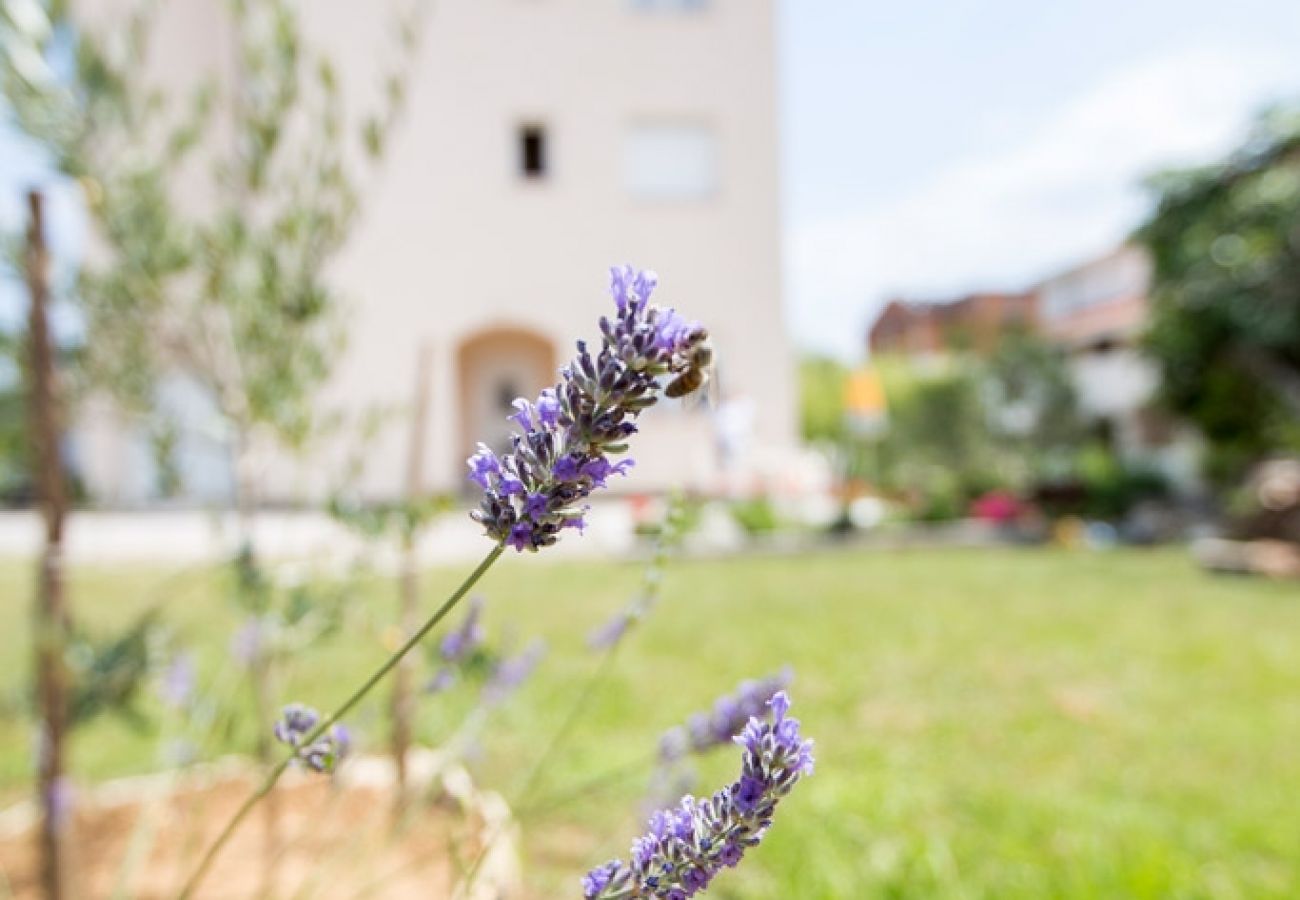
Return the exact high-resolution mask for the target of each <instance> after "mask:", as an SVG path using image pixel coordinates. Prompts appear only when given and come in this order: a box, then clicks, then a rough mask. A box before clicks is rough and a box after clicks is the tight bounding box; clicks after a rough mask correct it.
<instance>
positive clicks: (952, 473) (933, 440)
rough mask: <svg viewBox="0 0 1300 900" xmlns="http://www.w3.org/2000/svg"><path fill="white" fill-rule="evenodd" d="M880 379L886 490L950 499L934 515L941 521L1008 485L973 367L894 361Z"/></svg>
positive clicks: (880, 454)
mask: <svg viewBox="0 0 1300 900" xmlns="http://www.w3.org/2000/svg"><path fill="white" fill-rule="evenodd" d="M882 373H883V375H884V381H885V392H886V395H887V397H888V399H889V429H888V431H887V432H886V433H885V435H884V437H883V438H882V439H881V440H880V442H879V451H878V460H879V466H880V473H881V478H882V481H883V483H884V484H885V485H886V486H887V487H889V488H891V489H893V490H899V491H904V492H907V493H912V494H916V495H919V496H920V497H922V498H929V497H934V498H946V499H944V500H943V501H942V503H940V504H939V506H938V507H936V510H935V511H934V512H932V513H931V517H936V516H938V515H940V510H948V509H951V510H952V511H955V512H960V511H962V510H964V508H965V501H966V500H967V499H969V498H970V497H971V496H973V495H974V494H976V493H979V492H980V491H982V490H983V489H984V488H985V487H987V486H991V485H993V484H998V483H1001V482H1002V481H1003V480H1004V479H1003V477H1002V476H1000V474H999V468H998V463H999V458H998V455H997V445H996V441H995V438H994V434H993V430H992V428H991V427H990V424H989V415H988V411H987V409H986V407H985V403H984V398H983V393H982V388H981V381H980V377H979V369H978V367H977V366H976V365H975V364H973V363H972V362H970V361H969V360H966V359H964V358H953V359H952V360H950V361H949V362H948V363H947V364H946V365H943V366H942V367H938V368H935V367H922V366H919V365H913V364H905V363H902V362H901V361H897V360H895V361H892V362H891V363H890V364H889V365H887V366H885V367H884V368H883V369H882ZM936 502H938V500H936Z"/></svg>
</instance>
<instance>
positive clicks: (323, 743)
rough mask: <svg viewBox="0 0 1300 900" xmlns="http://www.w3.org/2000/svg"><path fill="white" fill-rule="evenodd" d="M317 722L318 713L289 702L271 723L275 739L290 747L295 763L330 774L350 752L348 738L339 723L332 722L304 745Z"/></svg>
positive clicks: (349, 735) (318, 718)
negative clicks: (294, 752)
mask: <svg viewBox="0 0 1300 900" xmlns="http://www.w3.org/2000/svg"><path fill="white" fill-rule="evenodd" d="M319 722H320V713H318V712H316V710H314V709H312V708H311V707H310V706H304V705H303V704H301V703H291V704H289V705H288V706H286V707H285V708H284V710H283V711H282V712H281V713H280V719H279V721H277V722H276V723H275V727H274V729H273V730H274V733H275V739H276V740H277V741H279V742H280V743H282V744H288V745H289V746H290V747H293V748H294V750H295V751H296V755H297V758H298V760H299V761H300V762H302V763H303V765H305V766H307V768H309V769H311V770H312V771H313V772H333V771H334V769H335V767H336V766H337V765H338V764H339V762H340V761H341V760H342V759H343V757H345V756H347V754H348V750H349V749H351V746H352V736H351V734H350V733H349V732H348V729H347V728H346V727H345V726H344V725H343V724H342V723H336V724H335V725H333V726H331V727H330V728H329V730H327V731H326V732H325V733H324V734H322V735H320V736H318V737H317V738H316V739H315V740H313V741H312V742H311V743H307V738H308V737H309V736H310V735H311V733H312V731H313V730H315V728H316V726H317V724H318V723H319Z"/></svg>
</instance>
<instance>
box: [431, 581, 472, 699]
mask: <svg viewBox="0 0 1300 900" xmlns="http://www.w3.org/2000/svg"><path fill="white" fill-rule="evenodd" d="M482 617H483V598H482V597H474V598H473V599H471V600H470V606H469V611H468V612H467V613H466V615H465V619H464V620H463V621H462V622H461V623H460V627H459V628H457V629H456V630H455V631H452V632H450V633H449V634H448V635H447V636H446V637H444V638H443V639H442V643H440V644H439V645H438V658H439V659H440V660H442V666H441V667H440V668H439V669H438V671H437V672H435V673H434V675H433V678H431V679H429V682H428V684H426V685H425V690H426V691H427V692H428V693H430V694H437V693H440V692H442V691H445V690H447V688H449V687H451V686H452V685H453V684H455V683H456V678H457V675H456V673H457V670H458V669H460V667H461V666H463V665H464V664H465V663H466V662H467V661H468V660H469V659H470V657H472V656H473V655H474V652H475V651H476V650H478V649H479V648H480V647H482V646H483V638H484V632H483V623H482V621H481V620H482Z"/></svg>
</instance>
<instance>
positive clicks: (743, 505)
mask: <svg viewBox="0 0 1300 900" xmlns="http://www.w3.org/2000/svg"><path fill="white" fill-rule="evenodd" d="M728 509H729V510H730V512H731V518H733V519H734V520H735V521H736V524H737V525H739V526H740V527H741V528H742V529H743V530H744V532H745V534H747V535H749V536H750V537H754V536H757V535H762V534H771V533H772V532H774V531H776V530H777V528H778V527H779V526H780V524H781V520H780V517H779V516H777V514H776V508H775V507H774V506H772V501H771V500H769V499H767V498H766V497H761V496H760V497H753V498H751V499H748V500H735V501H733V502H732V503H731V505H730V506H729V507H728Z"/></svg>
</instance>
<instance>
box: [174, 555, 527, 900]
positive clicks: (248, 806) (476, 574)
mask: <svg viewBox="0 0 1300 900" xmlns="http://www.w3.org/2000/svg"><path fill="white" fill-rule="evenodd" d="M504 550H505V545H504V544H497V545H496V546H495V547H493V548H492V551H491V552H490V553H488V555H487V556H486V557H484V558H483V561H482V562H480V563H479V564H478V567H477V568H476V569H474V571H473V572H470V573H469V576H468V577H467V578H466V579H465V580H464V581H463V582H461V585H460V587H458V588H456V590H455V592H454V593H452V595H451V596H450V597H448V598H447V599H446V601H445V602H444V603H443V604H442V606H440V607H438V610H437V612H435V613H434V614H433V615H432V616H430V617H429V619H428V621H426V622H425V623H424V624H423V625H421V626H420V628H419V630H418V631H416V632H415V633H414V634H412V635H411V636H410V638H408V639H407V641H406V643H405V644H403V645H402V646H401V647H400V648H399V649H398V650H397V651H396V652H395V653H394V654H393V655H392V656H390V657H389V658H388V659H387V660H386V661H385V662H384V664H383V665H382V666H380V667H379V668H378V669H376V670H375V672H374V674H373V675H371V676H370V677H369V678H367V679H366V680H365V682H363V683H362V685H361V686H360V687H359V688H357V689H356V691H354V692H353V693H352V696H350V697H348V699H347V700H345V701H343V705H342V706H340V707H339V708H338V709H336V710H334V712H332V713H330V714H329V715H328V716H325V717H324V718H323V719H321V721H320V724H318V725H317V726H316V727H315V728H314V729H312V731H311V732H310V733H309V734H308V735H307V736H306V737H305V738H303V740H302V742H301V743H302V746H304V747H307V746H310V745H311V744H312V743H313V742H314V741H315V740H316V739H317V738H319V737H320V736H321V735H323V734H324V733H325V732H326V731H327V730H329V729H330V728H331V727H333V725H334V723H336V722H337V721H338V720H339V719H341V718H343V717H344V716H346V715H347V714H348V713H349V712H350V711H351V710H352V708H353V707H354V706H356V705H357V704H358V703H360V702H361V701H362V699H364V698H365V696H366V695H367V694H369V693H370V692H371V691H372V690H373V689H374V687H375V686H376V685H377V684H379V682H381V681H383V680H384V676H386V675H387V674H388V673H389V672H391V671H392V670H393V668H394V667H396V666H397V664H398V663H400V662H401V661H402V658H403V657H405V656H406V654H408V653H410V652H411V651H412V650H413V649H415V646H416V645H417V644H419V643H420V641H422V640H424V638H425V636H427V635H428V633H429V632H430V631H432V630H433V628H434V627H435V626H436V625H437V624H438V623H439V622H441V621H442V620H443V619H444V618H446V616H447V614H448V613H449V612H451V611H452V609H454V608H455V606H456V604H457V603H459V602H460V601H461V600H462V599H463V598H464V597H465V595H466V594H467V593H469V591H470V588H472V587H474V585H475V584H477V583H478V580H479V579H480V578H482V577H483V575H484V574H486V572H487V570H488V569H490V568H492V564H493V563H495V562H496V561H497V560H498V559H499V558H500V556H501V554H502V552H504ZM296 758H297V754H296V752H295V753H290V754H289V755H288V756H286V757H285V758H284V759H282V760H280V762H279V763H277V764H276V766H275V768H273V769H271V771H270V772H268V773H267V774H266V778H264V779H263V780H262V783H261V784H260V785H258V787H257V789H256V790H255V791H253V793H252V794H251V795H249V797H248V799H247V800H245V801H244V803H243V805H242V806H240V807H239V809H238V811H236V813H235V814H234V816H232V817H231V819H230V821H229V822H227V823H226V827H225V828H224V829H222V831H221V834H220V835H218V837H217V839H216V841H214V842H213V843H212V845H211V846H210V847H208V849H207V852H205V853H204V854H203V858H202V859H201V860H199V864H198V866H197V867H196V868H195V869H194V871H193V873H191V874H190V877H189V879H188V880H187V881H186V882H185V886H184V887H182V888H181V891H180V893H179V894H178V895H177V898H178V900H189V898H191V897H193V896H194V892H195V890H197V889H198V886H199V884H200V882H202V881H203V877H204V876H205V875H206V874H207V872H208V869H209V868H211V866H212V863H213V862H214V861H215V860H216V858H217V854H219V853H220V852H221V848H222V847H224V846H225V844H226V842H227V841H229V840H230V837H231V835H233V834H234V833H235V831H236V830H237V829H238V828H239V825H240V823H242V822H243V820H244V819H245V817H247V815H248V814H249V813H250V812H251V811H252V810H253V807H255V806H257V804H258V802H259V801H260V800H262V798H264V797H265V796H266V795H267V794H268V793H270V791H271V788H273V787H274V786H275V783H276V782H277V781H279V780H280V776H281V775H283V774H284V771H285V769H287V768H289V764H290V763H291V762H293V761H294V759H296Z"/></svg>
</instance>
